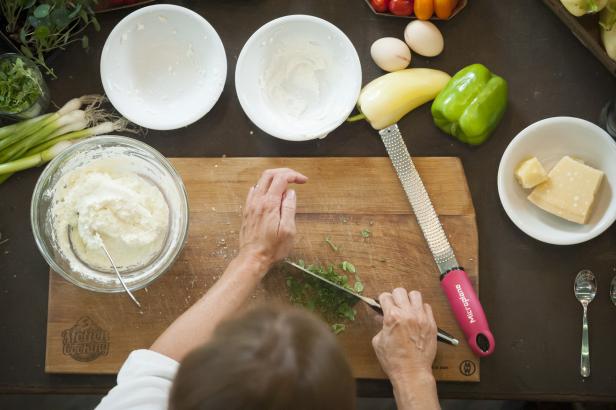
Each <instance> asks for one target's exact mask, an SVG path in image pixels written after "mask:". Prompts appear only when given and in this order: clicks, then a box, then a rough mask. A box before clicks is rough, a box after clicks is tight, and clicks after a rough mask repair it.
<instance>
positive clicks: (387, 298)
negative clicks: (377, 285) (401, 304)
mask: <svg viewBox="0 0 616 410" xmlns="http://www.w3.org/2000/svg"><path fill="white" fill-rule="evenodd" d="M379 303H380V304H381V309H383V314H384V315H385V316H387V315H388V314H389V313H390V312H391V311H392V309H393V308H394V307H395V306H396V304H395V302H394V297H393V296H392V294H391V293H389V292H383V293H381V294H380V295H379Z"/></svg>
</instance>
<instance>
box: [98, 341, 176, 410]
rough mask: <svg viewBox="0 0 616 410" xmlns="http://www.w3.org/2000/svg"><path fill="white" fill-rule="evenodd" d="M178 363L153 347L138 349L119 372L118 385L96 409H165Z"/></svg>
mask: <svg viewBox="0 0 616 410" xmlns="http://www.w3.org/2000/svg"><path fill="white" fill-rule="evenodd" d="M178 367H179V363H178V362H176V361H175V360H173V359H170V358H169V357H167V356H164V355H162V354H160V353H157V352H154V351H152V350H135V351H134V352H132V353H131V354H130V355H129V356H128V359H126V361H125V362H124V364H123V365H122V368H121V369H120V372H119V373H118V384H117V386H115V387H114V388H113V389H111V390H110V391H109V393H107V396H105V397H104V398H103V400H102V401H101V402H100V404H99V405H98V406H97V407H96V410H118V409H122V410H166V409H167V405H168V401H169V392H170V389H171V384H172V383H173V379H174V377H175V373H176V372H177V370H178Z"/></svg>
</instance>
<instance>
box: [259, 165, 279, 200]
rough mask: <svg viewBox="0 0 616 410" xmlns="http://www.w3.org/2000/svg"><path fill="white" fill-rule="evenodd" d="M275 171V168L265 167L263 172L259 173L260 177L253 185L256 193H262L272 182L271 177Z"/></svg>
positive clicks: (272, 177)
mask: <svg viewBox="0 0 616 410" xmlns="http://www.w3.org/2000/svg"><path fill="white" fill-rule="evenodd" d="M276 171H277V170H275V169H266V170H265V171H263V173H262V174H261V178H259V180H258V181H257V184H256V185H255V193H256V194H261V195H263V194H265V193H266V192H267V190H268V189H269V187H270V185H271V183H272V179H274V175H275V174H276Z"/></svg>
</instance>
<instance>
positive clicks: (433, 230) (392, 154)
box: [379, 124, 459, 274]
mask: <svg viewBox="0 0 616 410" xmlns="http://www.w3.org/2000/svg"><path fill="white" fill-rule="evenodd" d="M379 134H380V135H381V139H382V140H383V144H385V148H386V149H387V153H388V154H389V158H390V159H391V162H392V164H393V166H394V169H395V170H396V173H397V174H398V178H400V182H401V183H402V187H403V188H404V192H406V196H407V198H408V200H409V202H410V203H411V207H412V208H413V212H414V213H415V217H416V218H417V222H418V223H419V226H420V228H421V231H422V232H423V235H424V238H425V239H426V242H427V243H428V247H429V248H430V252H432V256H433V257H434V260H435V262H436V265H437V266H438V269H439V271H440V273H441V274H444V273H446V272H448V271H450V270H452V269H456V268H458V267H459V265H458V261H457V260H456V256H455V254H454V252H453V249H452V247H451V245H450V243H449V240H448V239H447V235H446V234H445V231H444V230H443V227H442V225H441V222H440V220H439V219H438V215H437V214H436V211H435V210H434V206H433V205H432V201H430V197H429V196H428V192H427V191H426V187H425V186H424V184H423V181H422V180H421V177H420V176H419V173H418V172H417V169H416V168H415V165H414V164H413V160H412V159H411V156H410V154H409V151H408V149H407V147H406V144H405V143H404V140H403V139H402V134H401V133H400V130H399V129H398V125H397V124H394V125H390V126H389V127H387V128H383V129H382V130H380V131H379Z"/></svg>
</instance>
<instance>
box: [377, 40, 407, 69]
mask: <svg viewBox="0 0 616 410" xmlns="http://www.w3.org/2000/svg"><path fill="white" fill-rule="evenodd" d="M370 55H371V56H372V59H373V60H374V62H375V63H376V65H378V66H379V67H380V68H381V69H383V70H385V71H398V70H402V69H404V68H406V67H408V65H409V64H410V63H411V50H409V48H408V46H407V45H406V44H405V43H404V41H402V40H400V39H397V38H394V37H383V38H380V39H378V40H376V41H375V42H374V43H372V46H371V47H370Z"/></svg>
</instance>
